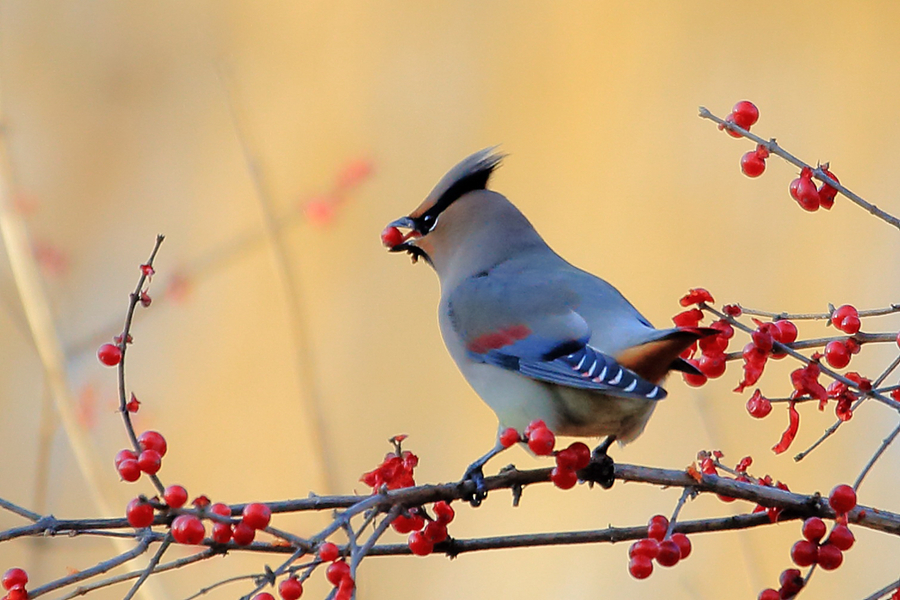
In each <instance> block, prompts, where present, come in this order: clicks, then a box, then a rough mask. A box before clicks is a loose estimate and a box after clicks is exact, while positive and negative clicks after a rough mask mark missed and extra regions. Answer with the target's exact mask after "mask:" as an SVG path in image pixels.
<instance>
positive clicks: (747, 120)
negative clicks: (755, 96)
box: [731, 100, 759, 129]
mask: <svg viewBox="0 0 900 600" xmlns="http://www.w3.org/2000/svg"><path fill="white" fill-rule="evenodd" d="M731 114H732V116H733V117H734V122H735V123H736V124H737V125H740V126H741V127H743V128H744V129H750V127H752V126H753V125H754V124H755V123H756V122H757V121H758V120H759V109H758V108H756V105H755V104H753V103H752V102H750V101H749V100H741V101H740V102H738V103H737V104H735V105H734V108H732V109H731Z"/></svg>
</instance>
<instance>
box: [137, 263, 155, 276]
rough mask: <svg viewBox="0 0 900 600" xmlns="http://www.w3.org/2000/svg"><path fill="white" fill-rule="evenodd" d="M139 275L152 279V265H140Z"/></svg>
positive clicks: (153, 271)
mask: <svg viewBox="0 0 900 600" xmlns="http://www.w3.org/2000/svg"><path fill="white" fill-rule="evenodd" d="M141 273H143V274H144V276H145V277H152V276H153V274H154V273H156V271H155V270H154V269H153V266H152V265H149V264H144V265H141Z"/></svg>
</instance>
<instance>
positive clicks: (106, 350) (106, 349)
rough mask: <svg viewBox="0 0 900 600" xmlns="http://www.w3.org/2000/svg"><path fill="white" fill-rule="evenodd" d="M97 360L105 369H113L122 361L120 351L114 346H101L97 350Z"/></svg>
mask: <svg viewBox="0 0 900 600" xmlns="http://www.w3.org/2000/svg"><path fill="white" fill-rule="evenodd" d="M97 358H99V359H100V362H102V363H103V364H104V365H106V366H107V367H114V366H116V365H117V364H119V363H120V362H121V361H122V350H120V349H119V347H118V346H116V345H115V344H103V345H102V346H100V348H99V349H98V350H97Z"/></svg>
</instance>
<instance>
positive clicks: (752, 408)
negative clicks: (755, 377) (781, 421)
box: [747, 390, 772, 419]
mask: <svg viewBox="0 0 900 600" xmlns="http://www.w3.org/2000/svg"><path fill="white" fill-rule="evenodd" d="M747 412H748V413H750V416H751V417H753V418H754V419H762V418H763V417H765V416H766V415H768V414H769V413H770V412H772V403H771V402H770V401H769V399H768V398H766V397H765V396H763V395H762V392H760V391H759V390H756V391H755V392H753V395H752V396H750V399H749V400H747Z"/></svg>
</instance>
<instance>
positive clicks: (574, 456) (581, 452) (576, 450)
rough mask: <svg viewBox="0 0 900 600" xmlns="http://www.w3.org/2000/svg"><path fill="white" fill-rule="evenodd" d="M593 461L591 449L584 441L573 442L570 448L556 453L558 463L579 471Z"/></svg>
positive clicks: (559, 465) (560, 465)
mask: <svg viewBox="0 0 900 600" xmlns="http://www.w3.org/2000/svg"><path fill="white" fill-rule="evenodd" d="M590 463H591V449H590V448H588V447H587V445H586V444H584V443H583V442H572V443H571V444H569V447H568V448H565V449H564V450H560V451H559V452H557V453H556V465H557V466H558V467H561V468H563V469H572V470H574V471H578V470H579V469H583V468H585V467H586V466H588V465H589V464H590Z"/></svg>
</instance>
